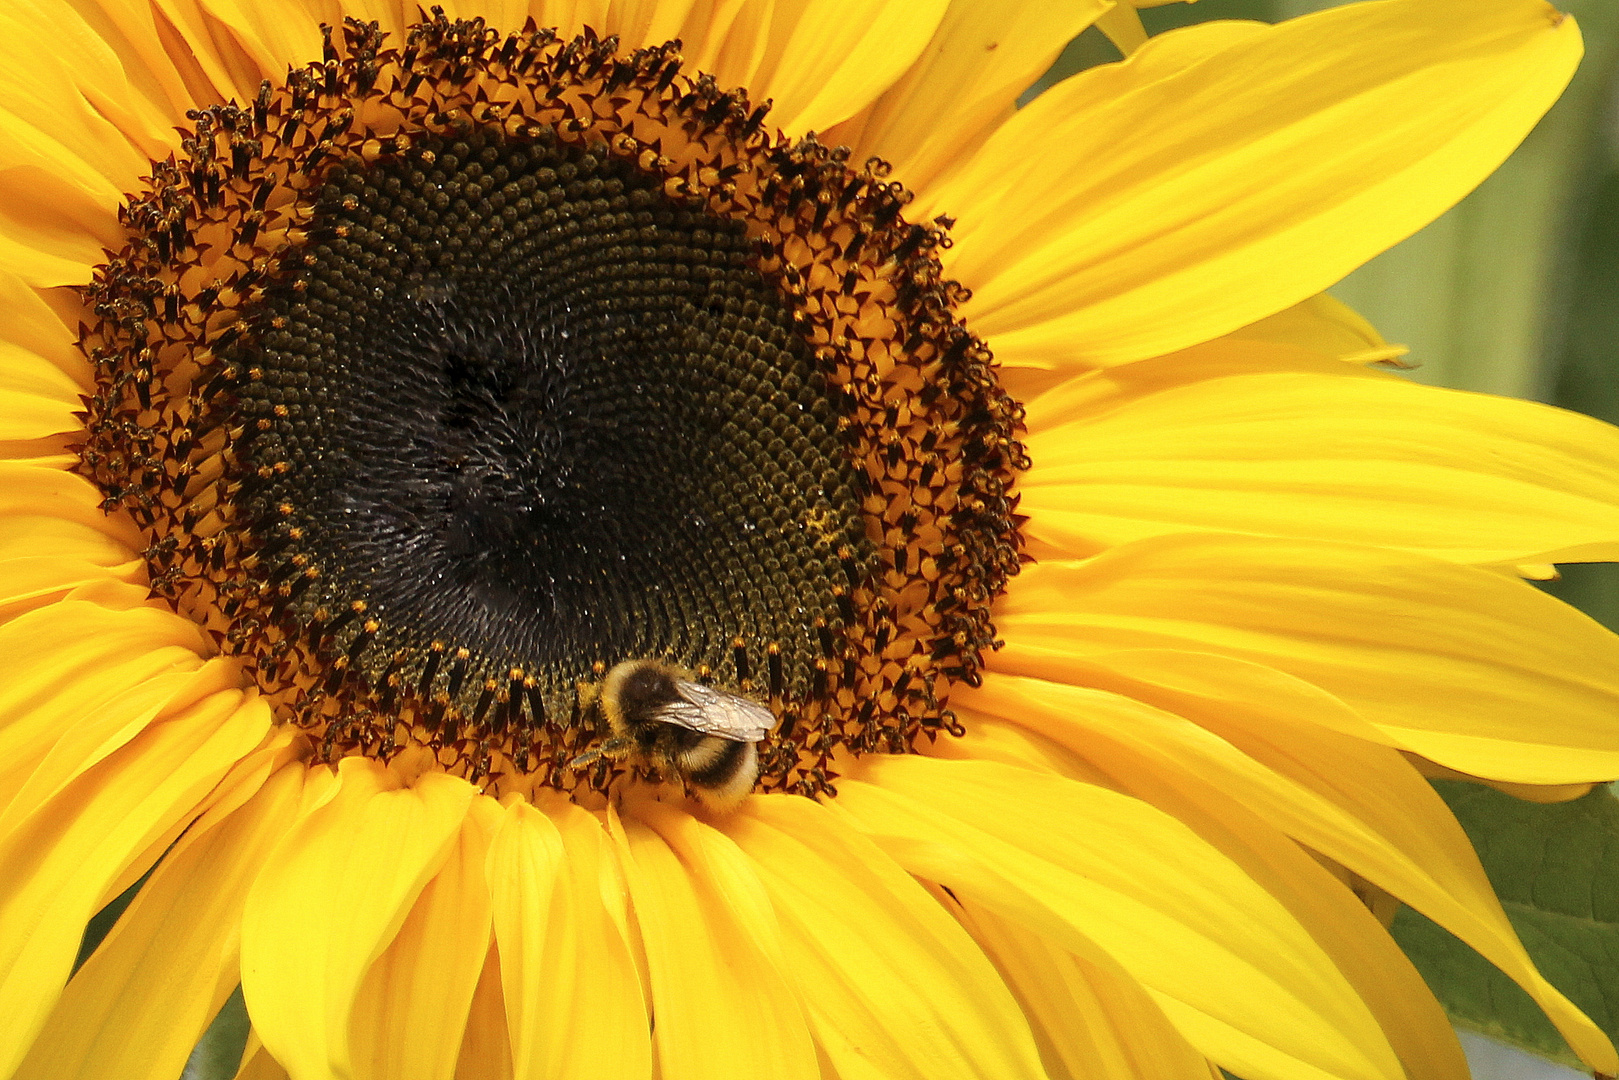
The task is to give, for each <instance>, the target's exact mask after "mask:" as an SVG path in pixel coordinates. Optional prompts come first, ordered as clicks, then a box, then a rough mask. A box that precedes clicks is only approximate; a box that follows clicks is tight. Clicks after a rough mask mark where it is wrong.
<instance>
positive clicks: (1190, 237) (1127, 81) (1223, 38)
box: [923, 0, 1581, 368]
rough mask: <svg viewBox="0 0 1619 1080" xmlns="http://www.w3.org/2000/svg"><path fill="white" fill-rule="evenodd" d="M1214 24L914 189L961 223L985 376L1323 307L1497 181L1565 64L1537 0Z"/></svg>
mask: <svg viewBox="0 0 1619 1080" xmlns="http://www.w3.org/2000/svg"><path fill="white" fill-rule="evenodd" d="M1232 25H1233V24H1228V23H1205V24H1202V25H1200V26H1193V27H1188V28H1186V29H1183V30H1180V31H1176V32H1173V33H1169V34H1165V35H1162V36H1161V37H1157V38H1154V39H1152V40H1151V41H1149V42H1148V43H1147V44H1145V45H1144V46H1142V47H1141V49H1140V50H1139V51H1137V52H1136V53H1135V54H1134V55H1133V56H1131V57H1130V58H1129V59H1128V60H1126V61H1123V62H1122V63H1121V64H1118V65H1103V66H1101V67H1099V68H1092V69H1090V70H1088V71H1084V72H1081V73H1079V74H1078V75H1075V76H1074V77H1072V78H1070V79H1068V80H1066V81H1065V82H1063V83H1060V84H1059V85H1057V86H1055V87H1053V88H1052V89H1050V90H1048V91H1047V92H1046V93H1044V94H1042V95H1041V96H1040V97H1039V98H1037V99H1036V100H1035V101H1033V102H1032V103H1030V104H1029V105H1028V106H1027V107H1026V108H1024V109H1022V110H1021V111H1019V112H1018V114H1017V115H1016V116H1014V117H1013V118H1012V119H1011V120H1009V121H1008V122H1007V123H1006V124H1005V125H1004V126H1003V127H1002V128H1001V129H1000V130H999V131H997V132H996V133H995V134H994V135H993V136H991V137H990V139H989V141H988V142H986V143H985V144H984V146H983V147H982V148H981V149H980V150H979V152H978V154H977V156H976V158H975V159H974V161H973V162H972V163H971V164H970V165H969V166H967V167H965V168H963V169H962V170H961V171H959V172H958V173H956V174H955V175H954V176H952V177H951V179H950V181H949V183H947V184H942V185H940V189H939V190H938V191H936V192H934V193H933V198H932V200H931V201H930V203H929V205H928V207H927V208H926V209H925V210H924V211H923V212H924V213H927V212H931V211H932V208H933V207H934V206H938V207H949V208H950V212H951V213H953V214H955V215H956V216H957V217H958V224H957V226H956V229H955V240H956V244H955V246H954V248H952V249H951V250H950V251H949V252H948V253H947V254H946V267H945V268H946V271H947V272H948V273H949V274H950V275H951V276H953V277H957V278H959V279H960V280H961V281H962V282H963V283H964V284H965V285H967V286H968V287H969V288H971V289H972V290H973V293H974V295H973V298H972V299H971V301H969V302H968V303H967V304H965V305H963V307H962V309H961V311H962V314H963V315H964V316H966V317H967V318H968V319H969V320H971V322H972V324H973V328H974V329H975V330H976V331H977V332H978V333H980V334H981V335H983V336H984V337H985V338H986V339H987V340H989V341H990V343H991V344H992V345H993V346H994V348H995V351H996V355H997V356H998V357H999V358H1000V360H1001V361H1002V363H1005V364H1010V365H1012V366H1033V367H1068V368H1075V367H1100V366H1108V365H1112V364H1119V363H1125V362H1128V361H1132V360H1139V359H1143V358H1145V357H1150V356H1157V355H1161V354H1163V353H1168V352H1172V351H1174V350H1176V349H1181V348H1185V347H1186V346H1188V345H1191V344H1193V343H1195V342H1198V341H1205V340H1208V339H1210V338H1213V337H1215V336H1218V335H1220V334H1224V333H1227V332H1229V331H1231V330H1235V329H1237V328H1238V327H1240V326H1243V325H1245V324H1248V323H1252V322H1253V321H1255V320H1256V319H1260V318H1263V317H1265V316H1268V315H1271V314H1274V313H1275V312H1278V311H1280V310H1282V309H1283V308H1285V307H1288V306H1289V305H1292V304H1295V303H1298V302H1299V301H1301V300H1304V299H1306V298H1307V297H1309V296H1311V295H1313V294H1315V293H1318V292H1320V291H1321V290H1322V289H1324V288H1326V287H1327V286H1328V285H1330V284H1332V283H1333V282H1335V281H1337V280H1338V279H1339V278H1341V277H1343V276H1344V275H1345V274H1346V273H1348V272H1349V271H1350V270H1352V269H1354V268H1355V267H1356V266H1358V265H1359V264H1361V263H1363V262H1365V261H1366V260H1367V259H1369V258H1370V257H1371V256H1373V255H1375V254H1377V253H1378V252H1379V251H1382V250H1383V249H1384V248H1386V247H1388V246H1390V245H1391V244H1393V243H1395V242H1396V241H1398V240H1400V239H1402V238H1403V237H1405V236H1407V235H1409V234H1411V233H1412V232H1415V231H1416V230H1417V229H1418V228H1420V227H1421V226H1423V225H1424V224H1426V223H1427V222H1428V221H1430V220H1432V219H1433V218H1435V217H1437V216H1438V215H1439V214H1440V213H1441V212H1443V211H1444V210H1445V209H1446V208H1448V207H1449V206H1450V205H1452V204H1453V203H1455V202H1456V201H1457V200H1458V199H1460V198H1461V197H1462V196H1463V195H1465V194H1466V193H1467V192H1468V191H1469V190H1471V189H1472V187H1473V186H1474V185H1476V184H1477V183H1478V182H1479V181H1480V180H1482V179H1483V178H1484V177H1485V176H1486V175H1488V174H1489V172H1490V171H1491V170H1493V169H1494V168H1495V167H1496V166H1497V165H1499V164H1500V163H1501V162H1502V161H1503V160H1504V159H1505V158H1506V156H1507V154H1508V153H1510V152H1511V151H1512V149H1513V147H1515V146H1516V145H1517V144H1518V142H1519V141H1520V140H1521V139H1522V138H1523V137H1524V135H1525V134H1526V133H1527V132H1528V131H1529V129H1530V128H1531V127H1533V126H1534V123H1535V121H1536V120H1538V119H1539V117H1540V115H1541V114H1542V113H1543V112H1545V110H1546V108H1547V107H1548V106H1549V105H1550V104H1551V103H1552V101H1554V100H1555V99H1556V98H1557V95H1558V94H1559V93H1560V92H1561V90H1562V88H1563V86H1564V85H1565V84H1566V83H1567V81H1568V79H1569V77H1570V75H1571V74H1572V73H1573V70H1574V67H1575V65H1576V64H1577V63H1578V60H1579V57H1580V52H1581V45H1580V37H1579V32H1578V30H1577V28H1576V27H1575V25H1574V22H1573V20H1572V19H1568V18H1566V17H1563V16H1561V15H1559V14H1558V13H1557V12H1555V11H1554V10H1553V9H1552V8H1551V7H1550V6H1549V5H1547V4H1546V3H1544V2H1543V0H1389V2H1386V3H1377V4H1349V5H1345V6H1342V7H1335V8H1331V9H1329V10H1326V11H1322V12H1319V13H1317V14H1314V15H1308V16H1305V17H1303V18H1300V19H1294V20H1292V21H1289V22H1285V23H1281V24H1279V25H1277V26H1275V27H1264V28H1255V29H1254V30H1252V31H1251V32H1244V33H1240V34H1234V33H1233V32H1232V31H1231V29H1230V28H1231V26H1232ZM1238 25H1240V24H1238ZM1205 44H1206V46H1207V48H1206V49H1205V48H1202V47H1200V46H1202V45H1205ZM1121 90H1123V91H1124V92H1122V93H1121V92H1120V91H1121Z"/></svg>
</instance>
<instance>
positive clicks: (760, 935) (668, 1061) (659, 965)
mask: <svg viewBox="0 0 1619 1080" xmlns="http://www.w3.org/2000/svg"><path fill="white" fill-rule="evenodd" d="M615 817H616V815H615ZM611 823H612V822H610V824H611ZM615 829H616V835H615V839H616V840H617V842H618V847H619V851H620V858H621V859H622V861H623V865H624V870H625V877H626V878H627V879H628V882H629V889H630V898H631V902H632V904H633V905H634V908H635V918H636V922H637V923H638V924H639V925H640V929H641V943H642V947H643V949H644V950H645V954H646V965H647V975H648V978H649V981H650V983H651V988H652V1014H653V1016H655V1017H656V1018H657V1023H656V1026H655V1027H654V1029H653V1032H652V1038H653V1042H654V1044H655V1045H656V1047H657V1060H658V1069H659V1075H660V1077H662V1078H663V1080H712V1078H714V1077H720V1076H738V1077H741V1076H746V1077H758V1078H760V1080H767V1078H775V1077H805V1078H809V1077H818V1076H820V1069H819V1067H818V1066H817V1064H816V1054H815V1047H814V1045H813V1044H812V1043H811V1041H810V1033H809V1029H808V1027H807V1025H806V1023H805V1018H804V1015H803V1013H802V1011H801V1009H800V1007H799V1004H798V1001H797V1000H796V998H795V996H794V994H793V992H792V989H791V988H790V987H789V986H788V985H787V984H786V982H785V980H784V978H783V974H782V971H783V966H782V965H783V958H782V954H781V944H780V931H779V929H778V928H777V926H776V920H775V914H774V912H773V911H772V910H771V907H770V901H769V899H768V897H767V896H766V894H765V890H764V886H763V885H762V884H760V882H759V879H758V877H757V875H756V873H755V872H754V869H753V866H752V863H751V861H750V860H749V859H748V858H747V856H745V855H744V854H742V852H741V851H739V850H738V849H737V847H736V845H735V844H734V843H733V842H732V841H731V840H729V839H728V838H726V837H725V836H724V835H723V834H722V833H719V832H717V831H715V830H714V829H713V828H711V827H710V826H708V825H705V824H703V823H702V822H700V821H698V820H696V819H695V818H693V817H691V816H690V815H688V814H685V813H682V812H681V811H678V810H672V809H670V808H668V807H665V806H663V805H662V804H659V803H654V802H650V801H648V802H643V803H639V804H637V805H635V806H634V807H633V809H631V810H627V811H626V813H625V816H624V817H623V818H622V819H618V820H617V822H616V825H615Z"/></svg>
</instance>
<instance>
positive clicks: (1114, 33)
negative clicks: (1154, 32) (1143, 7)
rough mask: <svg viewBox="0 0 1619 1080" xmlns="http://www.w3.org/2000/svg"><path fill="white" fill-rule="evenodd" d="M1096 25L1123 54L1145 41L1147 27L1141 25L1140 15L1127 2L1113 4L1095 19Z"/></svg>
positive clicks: (1143, 43)
mask: <svg viewBox="0 0 1619 1080" xmlns="http://www.w3.org/2000/svg"><path fill="white" fill-rule="evenodd" d="M1096 26H1097V29H1099V30H1101V31H1102V33H1104V34H1106V35H1107V39H1108V40H1109V41H1111V42H1113V45H1114V47H1115V48H1117V49H1118V50H1119V52H1121V53H1123V54H1124V55H1125V56H1129V55H1130V54H1131V53H1133V52H1135V51H1136V50H1137V49H1139V48H1141V46H1143V45H1145V44H1146V43H1147V29H1146V27H1144V26H1142V25H1141V16H1140V15H1137V14H1136V9H1135V8H1133V7H1131V6H1130V5H1129V4H1128V3H1122V2H1121V3H1117V4H1114V5H1113V7H1112V8H1111V9H1109V10H1108V12H1107V14H1106V15H1103V16H1102V17H1101V18H1100V19H1098V20H1097V21H1096Z"/></svg>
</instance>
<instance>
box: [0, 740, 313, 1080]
mask: <svg viewBox="0 0 1619 1080" xmlns="http://www.w3.org/2000/svg"><path fill="white" fill-rule="evenodd" d="M304 773H305V769H304V766H303V765H302V764H301V763H299V762H292V763H290V764H288V765H285V766H283V767H282V768H281V769H279V770H278V771H277V772H276V773H275V774H274V775H272V776H270V777H269V778H268V779H267V780H266V781H265V782H264V783H263V787H262V788H260V789H259V790H258V791H257V792H256V793H255V794H253V795H252V796H251V797H250V798H249V799H247V800H246V802H245V803H244V804H243V805H242V806H241V807H239V808H236V809H234V810H233V811H232V812H230V813H229V814H228V815H227V816H225V817H224V819H223V820H222V821H220V822H219V823H218V825H217V827H214V828H205V823H203V822H199V823H198V824H197V825H196V826H194V827H193V828H192V829H191V830H189V831H188V832H187V833H186V835H185V836H184V837H182V839H181V840H180V842H179V843H178V844H176V846H175V848H174V850H173V851H171V852H169V853H168V855H167V856H165V857H164V859H163V861H162V862H160V863H159V864H158V866H157V869H156V870H155V871H154V872H153V874H152V877H151V878H150V880H148V881H147V883H146V884H145V885H144V886H142V888H141V891H140V892H139V893H138V894H136V897H135V900H134V902H133V903H132V904H130V906H129V909H128V910H127V911H125V912H124V914H123V915H122V916H121V917H120V918H119V920H118V922H117V923H116V924H115V925H114V926H113V929H112V932H111V933H109V934H108V935H107V938H106V940H105V941H103V942H102V943H101V945H100V947H98V948H97V949H96V951H95V952H94V953H93V954H91V956H90V959H89V960H87V961H86V962H85V965H84V967H83V968H81V969H80V970H79V972H78V973H77V974H75V975H74V977H73V979H72V981H71V982H69V983H68V984H67V989H66V990H65V991H64V992H63V994H62V1000H61V1001H60V1002H59V1003H58V1004H57V1007H56V1009H55V1011H53V1012H52V1013H51V1017H50V1020H49V1022H48V1023H47V1024H46V1025H45V1029H44V1030H43V1031H42V1032H41V1033H40V1036H39V1040H38V1041H37V1042H35V1044H34V1047H33V1049H32V1050H31V1051H30V1052H29V1055H28V1057H27V1059H26V1060H25V1061H24V1062H23V1065H22V1068H21V1069H20V1070H18V1072H17V1074H16V1080H173V1078H174V1077H176V1076H179V1075H180V1073H181V1072H182V1071H183V1068H184V1066H185V1063H186V1058H187V1057H188V1056H189V1055H190V1053H191V1049H192V1047H193V1046H194V1045H195V1044H196V1041H197V1039H198V1038H200V1037H201V1036H202V1033H203V1031H204V1030H205V1029H206V1028H207V1026H208V1023H209V1021H210V1020H211V1019H212V1018H213V1016H214V1014H215V1013H216V1012H217V1011H218V1010H219V1007H220V1006H221V1005H223V1004H224V1002H225V999H226V998H227V997H229V996H230V994H231V991H232V990H234V989H235V988H236V984H237V981H238V972H237V946H238V943H239V941H240V934H241V929H240V928H241V915H242V905H243V903H244V902H245V901H246V898H247V890H248V886H249V885H251V884H252V881H253V877H254V875H256V874H257V873H258V869H259V865H260V863H261V861H262V860H263V858H264V856H265V855H266V854H267V853H268V851H269V849H270V847H271V845H273V844H274V843H275V842H276V840H277V839H278V838H279V837H280V836H281V834H282V833H283V832H284V831H285V830H286V828H287V826H288V825H289V824H290V823H291V821H292V819H293V818H294V816H295V815H296V813H297V809H298V801H299V798H300V794H301V792H302V790H303V779H304ZM194 837H195V839H194Z"/></svg>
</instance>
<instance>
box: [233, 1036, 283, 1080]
mask: <svg viewBox="0 0 1619 1080" xmlns="http://www.w3.org/2000/svg"><path fill="white" fill-rule="evenodd" d="M236 1080H287V1070H285V1069H283V1068H282V1067H281V1063H280V1062H278V1061H276V1059H275V1058H273V1057H271V1056H270V1051H268V1050H266V1049H265V1048H264V1043H263V1042H262V1041H260V1040H259V1038H258V1033H257V1032H254V1033H253V1035H252V1037H251V1038H250V1039H248V1043H247V1047H246V1049H245V1050H244V1051H243V1053H242V1067H241V1068H239V1069H237V1070H236Z"/></svg>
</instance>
